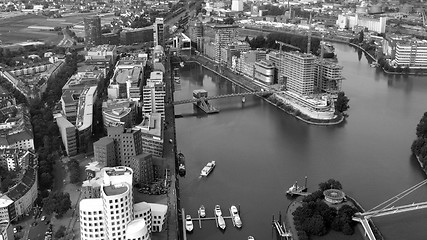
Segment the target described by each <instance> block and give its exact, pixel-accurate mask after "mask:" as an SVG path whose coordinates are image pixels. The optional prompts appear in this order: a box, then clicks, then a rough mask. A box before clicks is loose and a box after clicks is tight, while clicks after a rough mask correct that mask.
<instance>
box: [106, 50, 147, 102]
mask: <svg viewBox="0 0 427 240" xmlns="http://www.w3.org/2000/svg"><path fill="white" fill-rule="evenodd" d="M145 64H146V58H145V57H140V56H138V55H136V56H130V57H124V58H121V59H120V60H119V61H118V62H117V63H116V67H115V71H114V75H113V77H112V78H111V80H110V85H109V86H108V98H109V99H131V100H133V101H139V100H140V99H141V91H140V87H139V85H140V84H141V83H142V79H143V77H144V67H145Z"/></svg>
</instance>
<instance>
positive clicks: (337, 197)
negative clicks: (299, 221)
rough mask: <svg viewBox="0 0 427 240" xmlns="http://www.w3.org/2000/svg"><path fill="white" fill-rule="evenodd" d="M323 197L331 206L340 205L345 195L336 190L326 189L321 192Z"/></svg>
mask: <svg viewBox="0 0 427 240" xmlns="http://www.w3.org/2000/svg"><path fill="white" fill-rule="evenodd" d="M323 195H324V196H325V200H326V201H327V202H329V203H332V204H337V203H341V202H342V201H344V198H345V193H344V192H343V191H341V190H338V189H327V190H325V191H323Z"/></svg>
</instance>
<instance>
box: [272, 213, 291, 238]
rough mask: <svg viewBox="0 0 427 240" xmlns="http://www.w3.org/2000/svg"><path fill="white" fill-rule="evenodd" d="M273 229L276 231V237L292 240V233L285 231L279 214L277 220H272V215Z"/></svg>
mask: <svg viewBox="0 0 427 240" xmlns="http://www.w3.org/2000/svg"><path fill="white" fill-rule="evenodd" d="M272 224H273V228H274V229H276V231H277V235H278V236H279V237H280V238H281V239H286V240H292V233H291V232H290V231H289V230H287V229H286V225H285V222H282V215H281V213H279V220H274V215H273V222H272Z"/></svg>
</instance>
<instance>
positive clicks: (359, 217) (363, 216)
mask: <svg viewBox="0 0 427 240" xmlns="http://www.w3.org/2000/svg"><path fill="white" fill-rule="evenodd" d="M426 183H427V179H426V180H424V181H422V182H420V183H418V184H416V185H414V186H412V187H410V188H408V189H406V190H405V191H403V192H401V193H399V194H397V195H396V196H394V197H392V198H390V199H388V200H387V201H385V202H383V203H381V204H379V205H377V206H376V207H374V208H372V209H371V210H369V211H367V212H363V213H360V212H358V213H355V214H354V216H353V218H352V220H353V221H357V222H360V223H361V224H362V226H363V229H364V230H365V234H366V236H367V237H368V238H369V240H376V238H375V235H374V233H373V231H372V229H371V226H370V225H369V219H370V218H372V217H380V216H387V215H392V214H396V213H402V212H409V211H414V210H419V209H424V208H427V202H420V203H412V204H408V205H402V206H397V207H394V206H392V205H393V204H394V203H396V202H397V201H399V200H400V199H402V198H404V197H405V196H407V195H408V194H410V193H412V192H413V191H415V190H417V189H418V188H420V187H421V186H423V185H424V184H426ZM390 206H392V207H390Z"/></svg>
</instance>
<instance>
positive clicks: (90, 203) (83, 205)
mask: <svg viewBox="0 0 427 240" xmlns="http://www.w3.org/2000/svg"><path fill="white" fill-rule="evenodd" d="M97 210H103V205H102V199H101V198H89V199H82V200H81V201H80V211H89V212H93V211H97Z"/></svg>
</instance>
